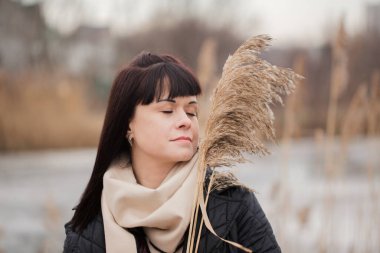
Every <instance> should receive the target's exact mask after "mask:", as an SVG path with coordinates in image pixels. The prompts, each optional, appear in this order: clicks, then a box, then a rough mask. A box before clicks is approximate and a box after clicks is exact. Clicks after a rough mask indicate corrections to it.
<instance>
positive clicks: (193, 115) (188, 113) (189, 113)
mask: <svg viewBox="0 0 380 253" xmlns="http://www.w3.org/2000/svg"><path fill="white" fill-rule="evenodd" d="M186 114H187V115H189V116H191V117H196V116H197V114H196V113H191V112H187V113H186Z"/></svg>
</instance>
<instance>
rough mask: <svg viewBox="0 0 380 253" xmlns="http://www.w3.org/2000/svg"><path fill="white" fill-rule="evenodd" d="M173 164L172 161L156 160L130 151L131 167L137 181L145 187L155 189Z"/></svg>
mask: <svg viewBox="0 0 380 253" xmlns="http://www.w3.org/2000/svg"><path fill="white" fill-rule="evenodd" d="M174 165H175V163H174V162H162V161H157V159H154V158H152V157H151V156H144V155H142V154H136V153H135V152H133V151H132V168H133V173H134V174H135V177H136V180H137V183H139V184H140V185H143V186H145V187H147V188H151V189H156V188H157V187H158V186H160V184H161V183H162V181H164V179H165V177H166V176H167V175H168V173H169V172H170V170H171V169H172V168H173V167H174Z"/></svg>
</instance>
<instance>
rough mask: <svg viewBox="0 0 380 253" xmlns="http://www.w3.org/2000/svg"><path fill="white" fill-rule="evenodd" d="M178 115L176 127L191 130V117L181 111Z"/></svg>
mask: <svg viewBox="0 0 380 253" xmlns="http://www.w3.org/2000/svg"><path fill="white" fill-rule="evenodd" d="M178 114H179V115H178V119H177V123H176V127H177V128H185V129H187V128H189V127H190V126H191V123H192V122H191V119H190V118H189V116H188V115H187V113H186V112H185V111H181V112H179V113H178Z"/></svg>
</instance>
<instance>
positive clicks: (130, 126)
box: [127, 119, 135, 135]
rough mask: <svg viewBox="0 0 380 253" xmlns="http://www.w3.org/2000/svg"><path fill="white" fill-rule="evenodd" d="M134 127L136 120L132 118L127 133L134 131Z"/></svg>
mask: <svg viewBox="0 0 380 253" xmlns="http://www.w3.org/2000/svg"><path fill="white" fill-rule="evenodd" d="M134 127H135V124H134V120H133V119H132V120H131V121H130V122H129V124H128V130H127V135H128V134H131V133H133V130H134Z"/></svg>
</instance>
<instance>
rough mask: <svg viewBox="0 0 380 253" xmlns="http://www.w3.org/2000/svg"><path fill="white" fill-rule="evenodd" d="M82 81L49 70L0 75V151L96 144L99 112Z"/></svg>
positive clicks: (99, 122) (99, 119) (99, 121)
mask: <svg viewBox="0 0 380 253" xmlns="http://www.w3.org/2000/svg"><path fill="white" fill-rule="evenodd" d="M86 95H87V90H86V84H85V83H84V82H83V80H78V79H73V78H68V77H65V76H59V75H54V74H49V73H22V74H20V75H19V76H17V77H11V76H6V75H2V76H1V77H0V150H2V151H12V150H23V149H42V148H59V147H84V146H96V144H97V140H98V133H99V132H100V127H101V123H102V118H101V115H99V113H98V114H95V113H93V112H91V110H90V109H89V106H88V104H87V103H86Z"/></svg>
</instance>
